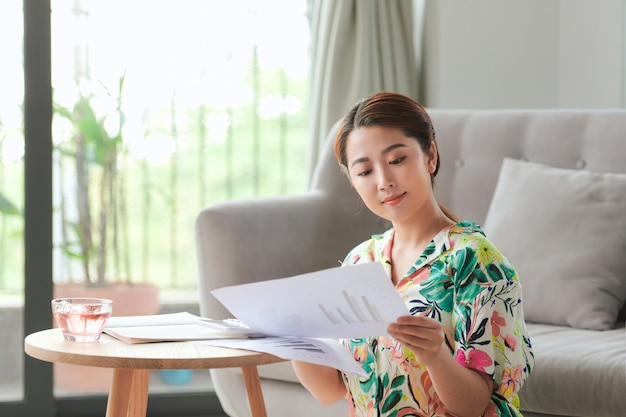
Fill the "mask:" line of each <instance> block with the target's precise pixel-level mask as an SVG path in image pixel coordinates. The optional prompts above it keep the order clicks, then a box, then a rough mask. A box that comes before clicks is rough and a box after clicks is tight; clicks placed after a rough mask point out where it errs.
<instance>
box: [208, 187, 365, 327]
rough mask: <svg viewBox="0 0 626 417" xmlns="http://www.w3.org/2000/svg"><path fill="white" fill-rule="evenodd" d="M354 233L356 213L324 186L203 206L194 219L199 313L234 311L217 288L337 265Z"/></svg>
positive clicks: (222, 314)
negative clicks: (221, 300)
mask: <svg viewBox="0 0 626 417" xmlns="http://www.w3.org/2000/svg"><path fill="white" fill-rule="evenodd" d="M342 216H344V217H342ZM356 227H358V224H357V226H356ZM360 232H361V233H362V231H360ZM355 235H360V233H359V230H358V229H355V224H354V219H352V221H348V214H342V212H341V211H338V210H337V207H336V204H333V203H332V201H331V200H330V198H328V196H327V194H325V193H324V192H322V191H312V192H308V193H306V194H302V195H296V196H280V197H268V198H256V199H249V200H234V201H227V202H223V203H219V204H215V205H212V206H210V207H207V208H205V209H204V210H202V211H201V212H200V213H199V215H198V217H197V219H196V248H197V260H198V273H199V288H200V309H201V314H202V315H204V316H208V317H212V318H225V317H232V315H231V314H229V313H228V311H227V310H226V309H225V308H224V307H223V306H222V305H221V303H219V302H218V301H217V300H216V299H215V298H214V297H213V296H212V295H211V294H210V292H211V291H212V290H213V289H216V288H220V287H224V286H229V285H238V284H244V283H249V282H255V281H260V280H267V279H275V278H284V277H288V276H293V275H298V274H303V273H307V272H311V271H314V270H320V269H325V268H330V267H333V266H338V265H339V263H340V261H341V260H343V257H344V256H345V255H346V253H347V251H348V250H349V249H350V248H352V247H353V246H354V245H355V244H356V243H358V242H357V240H358V239H359V238H360V237H357V236H355Z"/></svg>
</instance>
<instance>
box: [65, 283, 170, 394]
mask: <svg viewBox="0 0 626 417" xmlns="http://www.w3.org/2000/svg"><path fill="white" fill-rule="evenodd" d="M53 293H54V298H65V297H95V298H108V299H110V300H113V313H112V315H113V316H141V315H148V314H157V313H158V312H159V310H160V309H161V305H160V302H159V289H158V287H157V286H155V285H152V284H125V283H114V284H107V285H106V286H103V287H90V286H87V285H84V284H57V285H55V286H54V292H53ZM91 343H98V342H91ZM112 380H113V370H112V369H108V368H95V367H88V366H79V365H69V364H62V363H57V364H54V383H55V387H56V388H60V389H63V390H68V391H74V392H76V391H79V392H108V391H109V388H110V387H111V382H112Z"/></svg>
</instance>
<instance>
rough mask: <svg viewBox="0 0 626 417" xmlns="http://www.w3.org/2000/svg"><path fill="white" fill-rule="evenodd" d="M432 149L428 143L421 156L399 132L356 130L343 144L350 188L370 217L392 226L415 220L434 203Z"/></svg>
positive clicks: (412, 140)
mask: <svg viewBox="0 0 626 417" xmlns="http://www.w3.org/2000/svg"><path fill="white" fill-rule="evenodd" d="M435 146H436V145H435V144H434V142H433V143H431V146H430V150H429V152H428V153H424V152H423V151H422V148H421V146H420V144H419V142H418V141H417V140H416V139H415V138H410V137H407V136H405V135H404V132H403V131H402V130H400V129H396V128H387V127H381V126H372V127H359V128H357V129H355V130H353V131H352V132H351V133H350V135H349V136H348V140H347V143H346V156H347V163H348V174H349V176H350V180H351V181H352V185H353V186H354V188H355V190H356V191H357V193H358V194H359V196H360V197H361V199H362V200H363V202H364V203H365V205H366V206H367V207H368V208H369V209H370V210H371V211H372V212H373V213H374V214H376V215H378V216H380V217H382V218H384V219H387V220H390V221H391V222H392V223H402V222H408V221H415V220H418V219H419V218H420V216H419V215H420V213H423V210H424V209H429V208H431V207H432V206H433V203H435V198H434V195H433V190H432V185H431V173H432V172H434V171H435V167H436V163H437V159H436V158H437V156H436V155H437V152H436V147H435Z"/></svg>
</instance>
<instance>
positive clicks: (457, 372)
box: [387, 316, 493, 416]
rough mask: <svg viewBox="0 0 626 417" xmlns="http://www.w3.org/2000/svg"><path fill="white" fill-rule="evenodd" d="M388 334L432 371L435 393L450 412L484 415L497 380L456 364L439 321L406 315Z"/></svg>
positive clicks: (462, 414)
mask: <svg viewBox="0 0 626 417" xmlns="http://www.w3.org/2000/svg"><path fill="white" fill-rule="evenodd" d="M387 331H388V332H389V335H391V336H392V337H393V338H395V339H396V340H397V341H399V342H400V343H402V344H403V345H404V346H405V347H406V348H408V349H411V351H412V352H413V353H414V354H415V357H416V359H417V360H418V361H419V362H420V364H422V365H424V366H426V367H427V368H428V372H429V374H430V377H431V379H432V382H433V386H434V387H435V391H437V394H438V395H439V398H440V399H441V401H442V402H443V404H444V407H445V408H446V410H447V411H448V412H450V413H452V414H454V415H458V416H478V415H482V414H483V412H484V411H485V409H486V407H487V404H488V403H489V398H490V397H491V392H492V391H493V381H492V379H491V377H490V376H489V375H487V374H485V373H483V372H479V371H476V370H474V369H470V368H465V367H463V366H461V365H460V364H459V363H458V362H456V360H455V359H454V356H453V355H452V352H451V351H450V350H449V349H448V347H447V346H446V344H445V336H444V332H443V329H442V327H441V324H440V323H439V322H438V321H437V320H434V319H431V318H428V317H423V316H402V317H399V318H398V320H397V321H396V322H395V323H392V324H390V325H389V327H388V329H387Z"/></svg>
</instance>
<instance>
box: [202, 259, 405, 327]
mask: <svg viewBox="0 0 626 417" xmlns="http://www.w3.org/2000/svg"><path fill="white" fill-rule="evenodd" d="M212 294H213V295H214V296H215V297H216V298H217V299H218V300H219V301H220V302H221V303H222V304H224V306H225V307H226V308H228V310H229V311H230V312H231V313H233V314H234V315H235V316H236V317H237V318H238V319H240V320H241V321H242V322H244V323H245V324H247V325H248V326H250V327H251V328H252V329H254V330H255V331H257V332H259V333H263V334H265V335H270V336H302V337H319V338H358V337H368V336H381V335H385V334H386V328H387V326H388V325H389V323H391V322H393V321H395V320H396V318H397V317H399V316H401V315H407V314H408V309H407V307H406V305H405V304H404V302H403V300H402V298H401V297H400V295H399V294H398V292H397V291H396V289H395V287H394V286H393V284H392V283H391V281H390V280H389V277H388V276H387V274H386V273H385V271H384V269H383V267H382V266H381V265H380V264H378V263H375V262H373V263H367V264H361V265H354V266H347V267H338V268H330V269H325V270H322V271H318V272H313V273H309V274H303V275H297V276H294V277H289V278H281V279H276V280H269V281H261V282H255V283H252V284H244V285H237V286H232V287H224V288H220V289H217V290H214V291H213V292H212Z"/></svg>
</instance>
